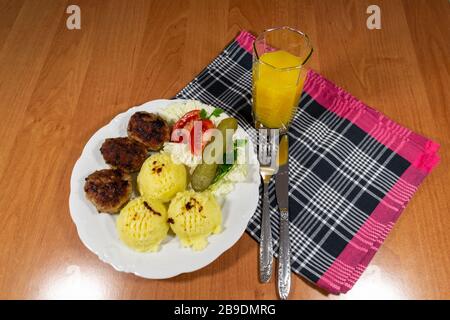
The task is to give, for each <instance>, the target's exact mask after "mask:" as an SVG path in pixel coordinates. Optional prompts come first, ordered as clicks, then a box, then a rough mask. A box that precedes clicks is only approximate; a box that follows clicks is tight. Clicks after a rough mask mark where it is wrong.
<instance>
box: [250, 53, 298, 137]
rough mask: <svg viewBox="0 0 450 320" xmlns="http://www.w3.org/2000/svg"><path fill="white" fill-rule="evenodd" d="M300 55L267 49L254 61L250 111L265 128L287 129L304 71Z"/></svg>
mask: <svg viewBox="0 0 450 320" xmlns="http://www.w3.org/2000/svg"><path fill="white" fill-rule="evenodd" d="M301 64H302V61H301V59H300V58H299V57H297V56H295V55H293V54H291V53H289V52H287V51H283V50H279V51H273V52H266V53H264V54H263V55H262V56H261V57H260V58H259V60H257V61H255V62H254V63H253V113H254V117H255V121H256V123H257V124H258V123H259V124H262V125H263V126H264V127H266V128H281V129H282V128H287V126H288V124H289V122H290V121H291V120H292V117H293V116H294V113H295V111H296V108H297V105H298V102H299V99H300V95H301V93H302V89H303V84H304V82H305V78H306V72H305V70H304V69H303V68H301V67H300V66H301Z"/></svg>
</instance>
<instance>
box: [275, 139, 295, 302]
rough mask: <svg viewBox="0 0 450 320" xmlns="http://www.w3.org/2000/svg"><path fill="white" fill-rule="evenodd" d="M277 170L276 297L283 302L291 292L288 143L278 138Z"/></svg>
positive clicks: (286, 140)
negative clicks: (278, 228)
mask: <svg viewBox="0 0 450 320" xmlns="http://www.w3.org/2000/svg"><path fill="white" fill-rule="evenodd" d="M278 160H279V169H278V172H277V174H276V176H275V191H276V194H277V202H278V207H279V209H280V251H279V258H278V281H277V282H278V295H279V296H280V298H281V299H283V300H285V299H287V298H288V296H289V291H290V290H291V250H290V240H289V141H288V135H287V134H284V135H282V136H281V138H280V145H279V150H278Z"/></svg>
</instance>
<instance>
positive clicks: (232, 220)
mask: <svg viewBox="0 0 450 320" xmlns="http://www.w3.org/2000/svg"><path fill="white" fill-rule="evenodd" d="M174 101H177V100H154V101H150V102H147V103H145V104H143V105H140V106H137V107H133V108H131V109H129V110H128V111H126V112H124V113H121V114H119V115H117V116H116V117H115V118H114V119H113V120H112V121H111V122H110V123H109V124H107V125H106V126H104V127H103V128H101V129H100V130H98V131H97V132H96V133H95V134H94V135H93V136H92V137H91V138H90V139H89V141H88V143H87V144H86V146H85V147H84V149H83V152H82V154H81V156H80V158H79V159H78V161H77V162H76V163H75V166H74V168H73V171H72V177H71V180H70V198H69V207H70V214H71V216H72V219H73V221H74V223H75V225H76V227H77V230H78V235H79V237H80V239H81V241H82V242H83V243H84V245H85V246H86V247H87V248H88V249H89V250H91V251H92V252H94V253H95V254H96V255H97V256H98V257H99V258H100V259H101V260H102V261H104V262H106V263H109V264H110V265H112V266H113V267H114V268H115V269H116V270H118V271H123V272H131V273H134V274H135V275H137V276H140V277H144V278H150V279H164V278H170V277H173V276H176V275H178V274H180V273H185V272H191V271H194V270H197V269H200V268H202V267H204V266H206V265H208V264H209V263H211V262H212V261H214V260H215V259H217V258H218V257H219V256H220V255H221V254H222V253H223V252H225V251H226V250H227V249H229V248H230V247H231V246H232V245H233V244H235V243H236V242H237V241H238V240H239V238H240V237H241V236H242V234H243V233H244V231H245V228H246V227H247V224H248V221H249V220H250V218H251V216H252V215H253V213H254V212H255V210H256V206H257V203H258V199H259V183H260V178H259V166H258V164H257V163H258V162H257V161H256V154H255V153H254V151H253V150H254V148H253V144H252V141H251V139H250V137H249V136H248V135H247V133H246V132H244V130H243V129H242V128H238V131H237V134H238V135H241V136H242V137H247V139H248V141H249V150H251V151H250V160H251V161H250V163H252V164H251V165H249V168H248V175H247V180H246V181H245V182H242V183H237V184H236V185H235V188H234V190H233V191H232V192H231V193H229V194H228V195H227V196H226V198H225V201H224V202H223V205H222V213H223V231H222V232H221V233H220V234H217V235H212V236H210V237H209V239H208V241H209V245H208V246H207V247H206V248H205V249H204V250H203V251H200V252H194V251H192V250H191V249H189V248H183V247H182V246H181V244H180V242H179V240H178V239H177V238H176V237H174V236H171V235H168V236H167V238H166V239H165V240H164V241H163V244H162V246H161V249H160V251H158V252H155V253H139V252H135V251H133V250H131V249H129V248H128V247H126V246H125V245H124V244H123V243H122V242H121V241H120V240H119V238H118V235H117V233H116V228H115V221H116V218H117V216H116V215H109V214H99V213H98V212H97V210H96V209H95V207H94V206H93V205H92V204H91V203H90V202H89V201H88V200H87V199H86V198H85V195H84V190H83V187H84V182H85V180H84V179H85V178H86V177H87V176H88V175H89V174H90V173H92V172H94V171H95V170H99V169H103V168H107V167H108V166H107V165H106V163H105V162H104V160H103V157H102V155H101V154H100V146H101V145H102V143H103V141H104V140H105V139H106V138H112V137H119V136H126V135H127V131H126V128H127V124H128V120H129V119H130V117H131V116H132V115H133V114H134V113H135V112H137V111H148V112H155V113H158V110H161V108H164V107H165V106H167V105H168V104H170V103H173V102H174Z"/></svg>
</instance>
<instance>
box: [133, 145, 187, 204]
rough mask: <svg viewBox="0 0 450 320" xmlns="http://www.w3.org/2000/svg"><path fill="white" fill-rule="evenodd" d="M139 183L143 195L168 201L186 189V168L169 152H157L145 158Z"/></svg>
mask: <svg viewBox="0 0 450 320" xmlns="http://www.w3.org/2000/svg"><path fill="white" fill-rule="evenodd" d="M137 184H138V189H139V192H140V193H141V195H142V196H144V197H146V198H148V199H158V200H161V201H162V202H168V201H170V200H171V199H172V198H173V197H174V196H175V194H177V193H178V192H180V191H183V190H185V189H186V185H187V173H186V168H185V167H184V165H183V164H176V163H174V162H173V161H172V158H171V156H170V155H169V154H165V153H156V154H154V155H152V156H151V157H149V158H148V159H147V160H145V162H144V164H143V165H142V167H141V171H140V172H139V175H138V177H137Z"/></svg>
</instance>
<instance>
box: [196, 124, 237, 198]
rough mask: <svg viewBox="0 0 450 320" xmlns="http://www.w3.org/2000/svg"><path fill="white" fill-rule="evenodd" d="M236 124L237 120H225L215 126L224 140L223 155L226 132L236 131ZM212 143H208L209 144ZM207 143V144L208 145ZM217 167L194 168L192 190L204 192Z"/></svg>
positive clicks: (215, 165)
mask: <svg viewBox="0 0 450 320" xmlns="http://www.w3.org/2000/svg"><path fill="white" fill-rule="evenodd" d="M237 127H238V123H237V120H236V119H234V118H225V119H223V120H222V121H220V123H219V125H218V126H217V129H218V130H220V132H221V133H222V137H223V139H224V144H223V153H225V151H226V147H227V146H226V141H225V140H226V131H227V129H228V130H230V129H231V130H233V133H234V131H236V130H237ZM211 142H213V141H210V142H209V143H211ZM209 143H208V144H209ZM218 166H219V164H218V163H201V164H199V165H197V167H195V170H194V172H193V173H192V178H191V184H192V188H193V189H194V190H195V191H197V192H201V191H204V190H206V189H207V188H208V187H209V186H210V185H211V184H212V182H213V181H214V178H215V177H216V173H217V167H218Z"/></svg>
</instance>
